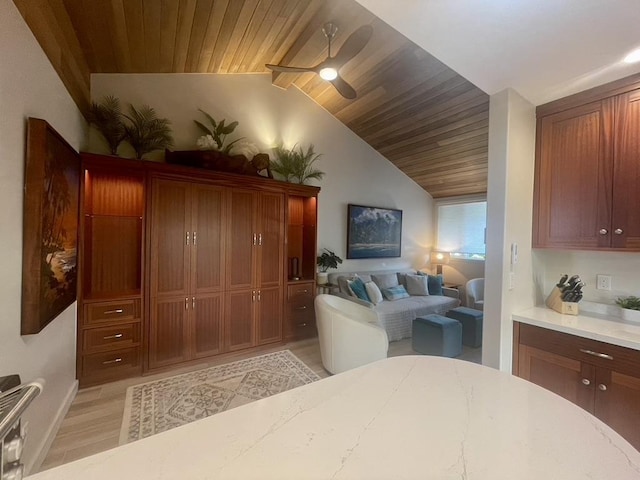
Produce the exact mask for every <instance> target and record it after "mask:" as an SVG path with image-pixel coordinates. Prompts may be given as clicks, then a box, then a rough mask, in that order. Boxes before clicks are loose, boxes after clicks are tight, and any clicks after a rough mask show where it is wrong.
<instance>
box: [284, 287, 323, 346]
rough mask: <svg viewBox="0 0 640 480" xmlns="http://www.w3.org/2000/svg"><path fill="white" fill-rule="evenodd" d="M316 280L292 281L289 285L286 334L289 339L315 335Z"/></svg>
mask: <svg viewBox="0 0 640 480" xmlns="http://www.w3.org/2000/svg"><path fill="white" fill-rule="evenodd" d="M314 299H315V282H296V283H290V284H289V285H288V287H287V317H286V322H285V325H286V327H285V328H286V332H285V336H286V338H287V339H289V340H295V339H302V338H309V337H313V336H315V335H317V334H318V332H317V330H316V315H315V311H314V305H313V301H314Z"/></svg>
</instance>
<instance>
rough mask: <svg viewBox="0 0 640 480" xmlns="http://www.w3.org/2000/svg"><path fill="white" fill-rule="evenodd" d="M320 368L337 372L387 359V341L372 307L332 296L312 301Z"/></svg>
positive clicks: (321, 296)
mask: <svg viewBox="0 0 640 480" xmlns="http://www.w3.org/2000/svg"><path fill="white" fill-rule="evenodd" d="M315 311H316V324H317V326H318V338H319V340H320V355H321V357H322V365H323V366H324V368H325V369H326V370H327V371H329V372H330V373H334V374H335V373H340V372H344V371H345V370H350V369H352V368H356V367H359V366H362V365H366V364H367V363H371V362H375V361H376V360H382V359H384V358H387V351H388V349H389V339H388V337H387V332H386V331H385V329H384V328H382V327H381V326H380V324H379V323H378V316H377V314H376V312H374V311H373V310H372V309H371V308H369V307H365V306H363V305H358V304H357V303H354V302H352V301H350V300H346V299H344V298H341V297H338V296H335V295H324V294H323V295H318V296H316V298H315Z"/></svg>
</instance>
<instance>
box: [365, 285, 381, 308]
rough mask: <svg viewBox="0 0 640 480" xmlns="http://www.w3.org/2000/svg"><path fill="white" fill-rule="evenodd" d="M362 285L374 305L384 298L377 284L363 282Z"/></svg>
mask: <svg viewBox="0 0 640 480" xmlns="http://www.w3.org/2000/svg"><path fill="white" fill-rule="evenodd" d="M364 286H365V288H366V289H367V294H368V295H369V299H370V300H371V303H373V304H374V305H378V304H379V303H380V302H382V301H383V300H384V298H383V297H382V292H381V291H380V289H379V288H378V285H376V284H375V283H374V282H367V283H365V284H364Z"/></svg>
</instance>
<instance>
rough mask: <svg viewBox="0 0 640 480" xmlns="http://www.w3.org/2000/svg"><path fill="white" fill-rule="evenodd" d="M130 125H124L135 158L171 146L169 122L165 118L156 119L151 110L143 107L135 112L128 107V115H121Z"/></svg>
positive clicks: (153, 111)
mask: <svg viewBox="0 0 640 480" xmlns="http://www.w3.org/2000/svg"><path fill="white" fill-rule="evenodd" d="M123 116H124V117H125V118H126V119H128V120H129V122H130V123H128V124H126V125H125V130H126V132H127V141H128V142H129V143H130V144H131V146H132V147H133V149H134V150H135V151H136V158H138V159H141V158H142V156H143V155H145V154H147V153H149V152H152V151H154V150H164V149H165V148H168V147H170V146H171V145H173V137H172V136H171V128H169V125H170V122H169V120H168V119H166V118H158V116H157V115H156V112H155V110H154V109H153V108H151V107H150V106H148V105H143V106H142V107H141V108H140V110H137V109H136V108H135V107H134V106H133V105H129V115H125V114H123Z"/></svg>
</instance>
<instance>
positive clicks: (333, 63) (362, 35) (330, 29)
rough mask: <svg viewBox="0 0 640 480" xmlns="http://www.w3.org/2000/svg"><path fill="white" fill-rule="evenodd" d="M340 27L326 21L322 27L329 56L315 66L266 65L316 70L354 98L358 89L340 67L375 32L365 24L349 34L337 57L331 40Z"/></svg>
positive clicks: (281, 69)
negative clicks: (333, 54) (341, 74)
mask: <svg viewBox="0 0 640 480" xmlns="http://www.w3.org/2000/svg"><path fill="white" fill-rule="evenodd" d="M337 32H338V27H337V26H336V25H335V24H333V23H326V24H325V25H324V27H322V33H324V36H325V37H327V42H328V44H329V47H328V53H327V58H326V59H325V60H323V61H322V62H320V63H319V64H318V65H316V66H314V67H292V66H287V65H272V64H269V63H268V64H266V65H265V66H266V67H267V68H269V69H270V70H272V71H273V73H274V74H275V73H276V72H285V73H292V72H314V73H317V74H318V75H320V77H321V78H323V79H324V80H327V81H328V82H331V83H332V84H333V86H334V87H335V88H336V90H338V93H340V95H342V96H343V97H345V98H348V99H353V98H356V97H357V94H356V91H355V90H354V89H353V87H352V86H351V85H349V84H348V83H347V82H346V81H345V80H344V79H343V78H342V77H341V76H340V73H339V72H340V69H341V68H342V67H343V66H344V64H345V63H347V62H348V61H349V60H351V59H352V58H353V57H355V56H356V55H357V54H358V53H360V51H361V50H362V49H363V48H364V46H365V45H366V44H367V42H368V41H369V39H370V38H371V34H372V33H373V28H372V27H371V25H363V26H362V27H360V28H358V29H357V30H356V31H355V32H353V33H352V34H351V35H349V38H347V40H346V41H345V42H344V44H343V45H342V47H341V48H340V50H339V51H338V53H337V54H336V56H335V57H332V56H331V41H332V40H333V38H334V37H335V36H336V33H337Z"/></svg>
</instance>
